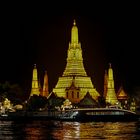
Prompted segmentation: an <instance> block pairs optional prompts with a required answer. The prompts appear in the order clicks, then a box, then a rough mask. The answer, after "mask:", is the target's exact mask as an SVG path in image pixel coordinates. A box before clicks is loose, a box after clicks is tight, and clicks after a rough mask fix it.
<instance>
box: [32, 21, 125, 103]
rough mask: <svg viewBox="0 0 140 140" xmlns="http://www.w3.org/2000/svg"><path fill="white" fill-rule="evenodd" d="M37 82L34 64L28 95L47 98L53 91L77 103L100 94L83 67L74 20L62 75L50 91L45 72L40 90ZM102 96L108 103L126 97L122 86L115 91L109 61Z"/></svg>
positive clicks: (94, 98)
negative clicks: (86, 97) (117, 91)
mask: <svg viewBox="0 0 140 140" xmlns="http://www.w3.org/2000/svg"><path fill="white" fill-rule="evenodd" d="M39 83H40V82H39V81H38V73H37V67H36V65H34V68H33V76H32V87H31V93H30V96H33V95H34V94H35V95H42V96H46V97H47V98H49V97H50V95H51V94H52V93H54V94H55V95H56V96H57V97H63V98H64V99H69V100H70V101H71V102H72V103H79V102H80V101H81V100H82V99H83V98H84V97H85V96H86V95H87V94H88V95H89V96H90V97H91V98H92V99H93V100H95V101H98V99H99V97H100V96H101V95H102V94H100V93H99V92H98V91H97V90H96V88H95V87H94V84H93V83H92V80H91V78H90V77H89V76H88V75H87V73H86V70H85V68H84V64H83V57H82V47H81V43H80V41H79V39H78V28H77V25H76V21H75V20H74V22H73V26H72V29H71V41H70V42H69V46H68V51H67V63H66V67H65V69H64V72H63V74H62V76H61V77H59V78H58V81H57V84H56V85H55V87H54V88H53V90H52V92H51V93H49V92H48V76H47V73H46V72H45V76H44V85H43V88H42V90H40V84H39ZM103 97H104V99H105V101H106V102H107V103H110V104H116V103H118V100H119V98H120V99H125V100H126V99H127V96H126V94H125V92H123V89H122V88H121V90H119V93H118V94H117V93H116V92H115V87H114V78H113V69H112V66H111V64H110V63H109V68H108V73H107V71H106V70H105V77H104V93H103Z"/></svg>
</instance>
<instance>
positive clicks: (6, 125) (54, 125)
mask: <svg viewBox="0 0 140 140" xmlns="http://www.w3.org/2000/svg"><path fill="white" fill-rule="evenodd" d="M18 139H19V140H73V139H74V140H75V139H76V140H79V139H80V140H81V139H82V140H100V139H103V140H140V122H87V123H85V122H83V123H80V122H61V121H44V120H43V121H37V120H34V121H0V140H18Z"/></svg>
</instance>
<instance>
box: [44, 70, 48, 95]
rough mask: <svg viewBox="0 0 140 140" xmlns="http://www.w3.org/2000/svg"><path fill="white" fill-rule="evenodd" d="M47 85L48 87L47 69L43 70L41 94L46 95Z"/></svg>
mask: <svg viewBox="0 0 140 140" xmlns="http://www.w3.org/2000/svg"><path fill="white" fill-rule="evenodd" d="M48 87H49V86H48V74H47V71H45V75H44V83H43V91H42V96H45V97H48V94H49V90H48Z"/></svg>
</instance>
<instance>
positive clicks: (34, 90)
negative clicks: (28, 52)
mask: <svg viewBox="0 0 140 140" xmlns="http://www.w3.org/2000/svg"><path fill="white" fill-rule="evenodd" d="M39 94H40V88H39V82H38V74H37V68H36V64H34V68H33V76H32V89H31V94H30V96H33V95H38V96H39Z"/></svg>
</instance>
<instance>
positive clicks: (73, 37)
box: [71, 20, 78, 44]
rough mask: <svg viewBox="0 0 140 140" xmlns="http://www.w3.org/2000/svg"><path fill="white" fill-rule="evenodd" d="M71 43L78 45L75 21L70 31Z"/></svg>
mask: <svg viewBox="0 0 140 140" xmlns="http://www.w3.org/2000/svg"><path fill="white" fill-rule="evenodd" d="M71 43H72V44H74V43H76V44H77V43H78V28H77V26H76V20H74V22H73V27H72V29H71Z"/></svg>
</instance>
